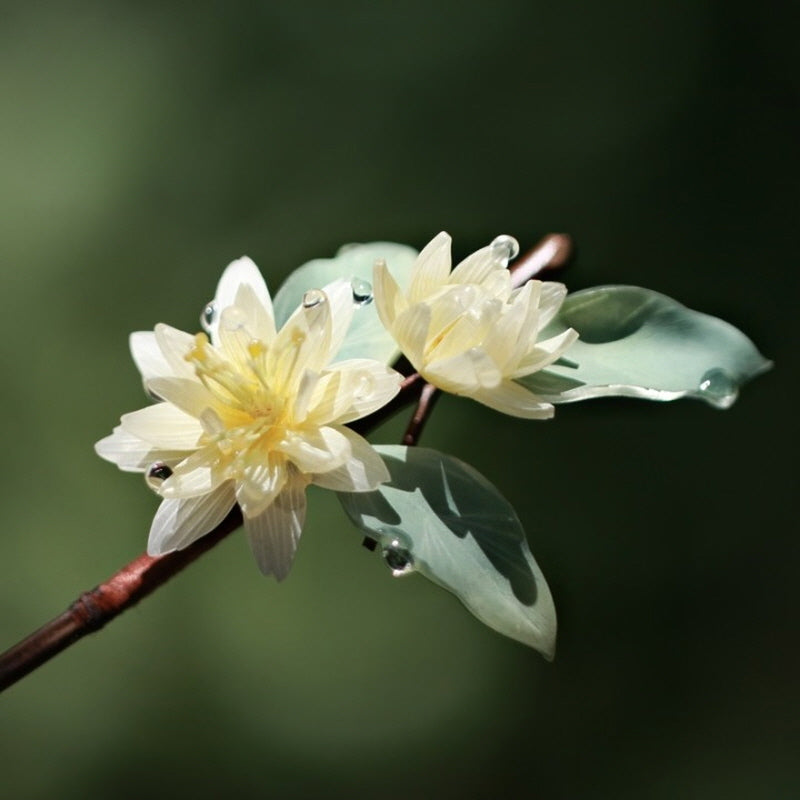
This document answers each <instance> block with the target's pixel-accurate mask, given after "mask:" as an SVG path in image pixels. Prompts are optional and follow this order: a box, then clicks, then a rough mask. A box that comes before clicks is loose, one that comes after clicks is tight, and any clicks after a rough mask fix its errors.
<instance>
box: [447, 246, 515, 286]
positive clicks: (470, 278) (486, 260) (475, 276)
mask: <svg viewBox="0 0 800 800" xmlns="http://www.w3.org/2000/svg"><path fill="white" fill-rule="evenodd" d="M500 269H502V270H503V272H504V273H506V275H508V270H507V269H505V268H504V267H500V265H499V264H498V263H497V259H496V257H495V255H494V251H493V249H492V246H491V245H488V246H487V247H482V248H481V249H480V250H476V251H475V252H474V253H472V254H471V255H468V256H467V257H466V258H465V259H464V260H463V261H462V262H461V263H460V264H458V266H456V268H455V269H454V270H453V272H452V273H451V275H450V283H483V281H485V280H486V278H488V277H489V275H490V273H492V272H495V271H498V270H500ZM509 277H510V276H509Z"/></svg>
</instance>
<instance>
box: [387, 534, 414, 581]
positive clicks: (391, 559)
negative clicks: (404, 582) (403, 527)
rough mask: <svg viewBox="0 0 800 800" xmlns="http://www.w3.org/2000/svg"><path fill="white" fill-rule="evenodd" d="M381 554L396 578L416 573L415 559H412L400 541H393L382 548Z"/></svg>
mask: <svg viewBox="0 0 800 800" xmlns="http://www.w3.org/2000/svg"><path fill="white" fill-rule="evenodd" d="M381 554H382V555H383V560H384V561H385V562H386V565H387V566H388V567H389V569H390V570H391V571H392V575H394V577H395V578H399V577H400V576H401V575H408V574H409V573H411V572H413V571H414V559H413V558H412V557H411V553H409V552H408V550H406V549H405V548H404V547H403V546H402V545H401V544H400V540H399V539H392V542H391V544H389V545H387V546H385V547H382V548H381Z"/></svg>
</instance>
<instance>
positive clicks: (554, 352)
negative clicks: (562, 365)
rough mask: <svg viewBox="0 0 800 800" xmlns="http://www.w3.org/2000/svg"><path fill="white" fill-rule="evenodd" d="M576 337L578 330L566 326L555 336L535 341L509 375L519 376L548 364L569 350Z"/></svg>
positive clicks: (528, 373)
mask: <svg viewBox="0 0 800 800" xmlns="http://www.w3.org/2000/svg"><path fill="white" fill-rule="evenodd" d="M577 338H578V332H577V331H574V330H573V329H572V328H568V329H567V330H565V331H563V332H562V333H559V334H557V335H556V336H551V337H550V338H549V339H543V340H542V341H540V342H536V346H535V347H534V348H533V349H532V350H531V351H530V352H529V353H528V354H527V355H526V356H525V357H524V358H522V359H521V360H520V362H519V364H518V366H517V368H516V369H515V370H514V372H513V373H512V374H511V375H510V376H509V377H512V378H521V377H523V376H524V375H530V374H531V373H532V372H537V371H538V370H540V369H544V368H545V367H548V366H550V364H552V363H553V362H554V361H557V360H558V359H559V358H561V356H562V355H563V354H564V353H565V352H566V351H567V350H569V347H570V345H571V344H572V343H573V342H574V341H575V340H576V339H577Z"/></svg>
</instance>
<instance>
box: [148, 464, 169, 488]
mask: <svg viewBox="0 0 800 800" xmlns="http://www.w3.org/2000/svg"><path fill="white" fill-rule="evenodd" d="M170 475H172V469H171V468H170V467H168V466H167V465H166V464H165V463H164V462H163V461H156V462H155V463H154V464H151V465H150V466H149V467H148V468H147V472H145V474H144V482H145V483H146V484H147V485H148V486H149V487H150V488H151V489H153V491H158V489H159V487H160V486H161V484H162V483H164V481H165V480H166V479H167V478H169V476H170Z"/></svg>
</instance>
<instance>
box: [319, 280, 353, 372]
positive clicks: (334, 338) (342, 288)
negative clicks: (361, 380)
mask: <svg viewBox="0 0 800 800" xmlns="http://www.w3.org/2000/svg"><path fill="white" fill-rule="evenodd" d="M322 291H323V292H324V293H325V296H326V297H327V298H328V305H329V307H330V320H331V333H330V339H329V340H328V342H327V348H328V349H327V351H326V352H324V353H320V362H319V364H320V367H324V366H325V365H326V364H328V363H329V362H330V361H331V359H332V358H333V357H334V356H335V355H336V354H337V353H338V352H339V349H340V348H341V346H342V343H343V342H344V339H345V336H347V332H348V330H349V329H350V323H351V322H352V321H353V314H354V313H355V308H356V306H355V303H354V302H353V287H352V286H351V285H350V281H345V280H338V281H334V282H333V283H329V284H328V285H327V286H325V287H323V289H322Z"/></svg>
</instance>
